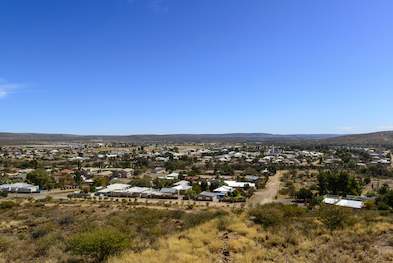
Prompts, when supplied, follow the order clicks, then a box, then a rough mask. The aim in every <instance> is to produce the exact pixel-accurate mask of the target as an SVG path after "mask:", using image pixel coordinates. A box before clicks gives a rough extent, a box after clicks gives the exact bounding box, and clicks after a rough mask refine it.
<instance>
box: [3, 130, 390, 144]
mask: <svg viewBox="0 0 393 263" xmlns="http://www.w3.org/2000/svg"><path fill="white" fill-rule="evenodd" d="M88 142H124V143H135V144H141V143H158V144H159V143H203V142H206V143H212V142H217V143H220V142H222V143H225V142H226V143H236V142H261V143H276V144H280V143H282V144H294V143H309V144H310V143H311V144H313V143H317V144H329V145H345V144H350V145H393V131H384V132H375V133H367V134H352V135H335V134H291V135H280V134H269V133H227V134H166V135H154V134H146V135H124V136H115V135H104V136H101V135H72V134H41V133H0V144H2V145H16V144H45V143H88Z"/></svg>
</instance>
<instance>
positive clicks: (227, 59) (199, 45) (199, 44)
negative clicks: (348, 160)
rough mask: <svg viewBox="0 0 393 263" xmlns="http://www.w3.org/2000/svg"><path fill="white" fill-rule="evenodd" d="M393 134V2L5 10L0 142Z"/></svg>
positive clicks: (7, 3)
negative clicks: (4, 134) (63, 137)
mask: <svg viewBox="0 0 393 263" xmlns="http://www.w3.org/2000/svg"><path fill="white" fill-rule="evenodd" d="M391 129H393V1H392V0H34V1H33V0H0V131H10V132H56V133H76V134H140V133H224V132H271V133H282V134H288V133H352V132H356V133H357V132H368V131H376V130H391Z"/></svg>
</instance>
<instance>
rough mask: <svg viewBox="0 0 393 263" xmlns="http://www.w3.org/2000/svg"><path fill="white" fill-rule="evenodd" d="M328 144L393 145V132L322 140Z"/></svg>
mask: <svg viewBox="0 0 393 263" xmlns="http://www.w3.org/2000/svg"><path fill="white" fill-rule="evenodd" d="M322 142H323V143H327V144H354V145H355V144H356V145H393V131H382V132H374V133H365V134H353V135H344V136H338V137H334V138H327V139H324V140H322Z"/></svg>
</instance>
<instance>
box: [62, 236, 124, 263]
mask: <svg viewBox="0 0 393 263" xmlns="http://www.w3.org/2000/svg"><path fill="white" fill-rule="evenodd" d="M128 244H129V242H128V238H127V237H126V236H125V234H123V233H122V232H119V231H118V230H115V229H112V228H99V229H94V230H91V231H88V232H84V233H80V234H77V235H75V236H73V237H72V238H71V239H70V240H69V242H68V247H69V249H70V250H71V252H72V253H74V254H76V255H85V256H90V257H92V258H93V260H94V261H95V262H104V261H105V260H106V259H107V258H108V257H109V256H111V255H114V254H117V253H119V252H120V251H122V250H123V249H125V248H126V247H127V246H128Z"/></svg>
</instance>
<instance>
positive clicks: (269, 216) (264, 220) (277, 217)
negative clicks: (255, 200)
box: [249, 205, 284, 228]
mask: <svg viewBox="0 0 393 263" xmlns="http://www.w3.org/2000/svg"><path fill="white" fill-rule="evenodd" d="M249 215H250V216H251V217H252V220H253V221H254V222H255V223H257V224H261V225H262V226H263V227H265V228H266V227H269V226H273V225H278V224H281V223H282V222H283V220H284V212H283V210H281V209H280V207H279V206H277V205H263V206H257V207H255V208H252V209H250V211H249Z"/></svg>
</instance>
